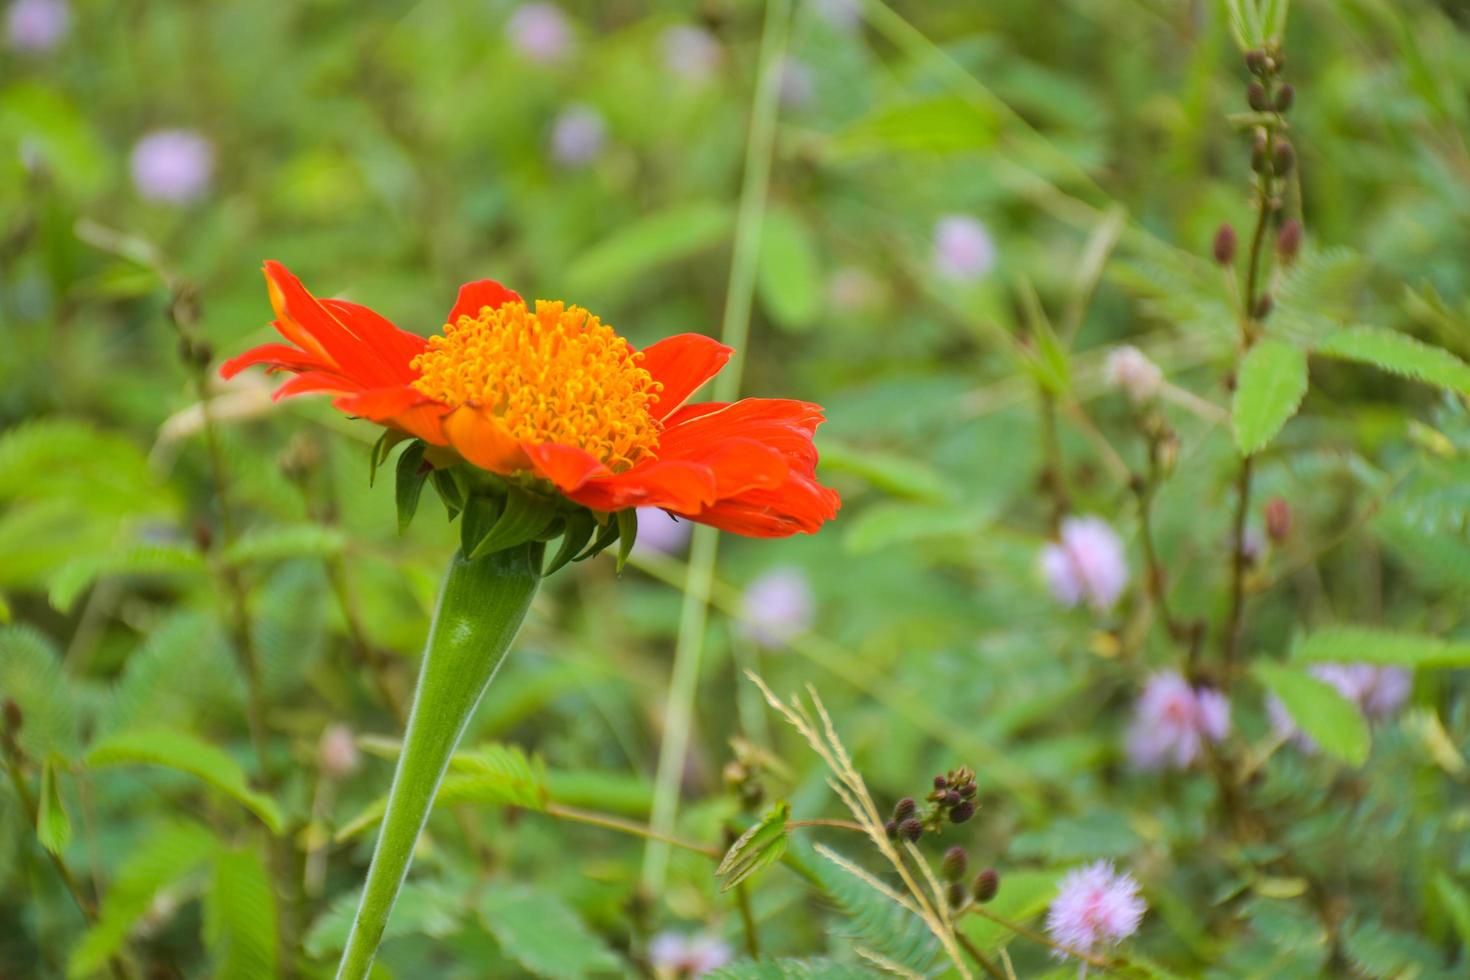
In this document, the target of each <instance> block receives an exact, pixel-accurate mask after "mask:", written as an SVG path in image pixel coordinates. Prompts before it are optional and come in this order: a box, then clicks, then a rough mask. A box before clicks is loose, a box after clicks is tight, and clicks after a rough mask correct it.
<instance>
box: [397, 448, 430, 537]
mask: <svg viewBox="0 0 1470 980" xmlns="http://www.w3.org/2000/svg"><path fill="white" fill-rule="evenodd" d="M426 448H428V447H427V446H426V445H425V443H424V442H423V440H419V439H416V440H414V442H413V443H412V444H410V445H409V447H408V448H407V449H405V450H403V455H401V456H399V457H398V466H397V474H396V475H397V480H398V482H397V491H396V498H397V501H398V533H399V534H402V533H403V532H404V531H407V530H408V526H409V525H410V524H412V523H413V515H414V513H415V512H416V511H417V510H418V509H419V497H421V496H422V495H423V492H424V481H425V480H427V479H428V478H429V474H428V473H427V472H425V470H424V450H425V449H426Z"/></svg>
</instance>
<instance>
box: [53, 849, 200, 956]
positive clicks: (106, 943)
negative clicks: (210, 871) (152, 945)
mask: <svg viewBox="0 0 1470 980" xmlns="http://www.w3.org/2000/svg"><path fill="white" fill-rule="evenodd" d="M217 846H218V842H217V841H216V840H215V838H214V836H213V835H212V834H211V833H210V832H209V831H207V830H205V829H204V828H203V827H200V826H198V825H197V824H192V823H176V824H167V825H164V826H161V827H158V828H155V830H154V831H153V833H152V834H150V835H149V836H148V837H147V838H145V839H144V840H143V842H142V843H141V844H139V845H138V846H136V847H134V848H133V849H132V850H130V851H129V852H128V854H127V856H126V857H125V858H124V859H123V862H122V867H121V868H120V869H119V870H118V873H117V875H116V877H114V878H113V880H112V881H111V882H110V883H109V885H108V888H107V891H106V893H105V894H104V895H103V897H102V903H101V905H100V906H99V907H98V910H97V921H96V922H95V923H93V925H92V926H91V927H90V928H89V929H88V930H87V931H86V933H85V934H84V935H83V936H82V938H81V940H80V941H79V942H78V943H77V944H76V945H75V946H74V947H73V948H72V951H71V958H70V959H69V961H68V962H67V971H66V972H67V976H68V977H86V976H91V975H92V974H94V973H96V972H97V971H98V970H100V969H101V968H102V967H103V966H104V965H105V964H106V962H107V959H108V957H110V956H112V955H113V954H114V953H116V952H117V951H118V949H120V948H121V947H122V944H123V940H125V939H126V938H127V935H128V930H129V929H131V928H132V925H133V923H135V922H137V921H138V920H139V919H140V918H142V917H143V915H144V914H145V913H147V911H148V909H149V907H150V906H151V905H152V904H153V898H154V896H155V895H157V894H158V892H159V891H161V890H162V889H163V888H165V887H167V886H168V885H171V884H172V883H173V882H175V881H178V880H179V879H181V878H184V877H186V876H187V875H189V874H191V873H192V872H193V871H194V869H195V868H197V867H199V866H200V865H202V864H204V862H205V861H207V860H208V859H209V856H210V855H211V854H212V853H213V852H214V849H215V848H216V847H217Z"/></svg>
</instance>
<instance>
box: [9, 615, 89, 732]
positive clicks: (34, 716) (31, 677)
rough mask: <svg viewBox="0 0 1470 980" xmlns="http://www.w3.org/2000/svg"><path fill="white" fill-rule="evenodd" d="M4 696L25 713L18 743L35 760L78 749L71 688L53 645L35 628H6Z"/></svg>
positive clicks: (19, 626)
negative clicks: (54, 753) (53, 753)
mask: <svg viewBox="0 0 1470 980" xmlns="http://www.w3.org/2000/svg"><path fill="white" fill-rule="evenodd" d="M0 697H3V698H9V699H11V700H13V701H14V702H15V703H16V706H17V707H19V708H20V710H21V717H22V724H21V729H20V734H19V735H18V736H17V741H18V742H19V743H20V747H21V749H22V750H23V751H24V752H25V753H26V755H28V756H30V757H31V758H33V759H44V758H46V757H47V756H48V755H50V754H51V753H52V752H59V753H61V754H62V755H63V756H65V757H67V758H70V757H71V756H72V755H73V754H74V753H75V752H76V748H77V729H76V716H75V713H74V711H73V708H72V700H71V685H70V682H69V681H68V679H67V677H66V674H65V672H63V671H62V669H61V658H60V657H58V656H57V654H56V650H55V648H54V647H53V646H52V645H51V641H50V640H48V639H46V637H44V636H42V635H41V634H40V633H39V632H37V631H36V630H34V629H32V628H31V627H29V626H25V625H18V626H5V627H0Z"/></svg>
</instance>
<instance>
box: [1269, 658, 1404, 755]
mask: <svg viewBox="0 0 1470 980" xmlns="http://www.w3.org/2000/svg"><path fill="white" fill-rule="evenodd" d="M1310 673H1311V674H1312V676H1314V677H1316V678H1317V679H1318V680H1323V681H1326V682H1327V683H1328V684H1331V685H1332V686H1333V688H1334V689H1336V691H1337V693H1338V694H1341V695H1342V696H1343V697H1344V698H1346V699H1347V700H1349V701H1351V702H1353V704H1356V705H1357V706H1358V708H1359V709H1360V710H1361V711H1362V712H1363V714H1364V715H1366V716H1367V717H1369V718H1371V719H1375V720H1378V721H1383V720H1386V719H1388V718H1391V717H1393V716H1394V715H1395V714H1397V713H1398V711H1399V709H1400V708H1402V707H1403V706H1404V702H1405V701H1407V700H1408V699H1409V692H1410V690H1411V689H1412V688H1413V686H1414V675H1413V674H1412V673H1410V672H1409V671H1407V670H1405V669H1404V668H1402V667H1378V666H1375V665H1373V664H1317V665H1316V666H1315V667H1313V668H1312V669H1311V671H1310ZM1266 713H1267V715H1268V716H1270V719H1271V726H1272V727H1273V728H1275V729H1276V731H1277V732H1278V733H1279V734H1281V735H1283V736H1288V737H1290V738H1291V740H1292V741H1293V742H1295V743H1296V744H1297V745H1298V746H1299V747H1300V748H1302V749H1304V750H1306V751H1308V752H1316V751H1317V743H1316V741H1315V740H1314V739H1313V738H1311V736H1309V735H1307V734H1306V733H1304V732H1301V731H1298V730H1297V726H1296V722H1295V721H1293V720H1292V718H1291V714H1290V712H1288V711H1287V710H1286V705H1284V704H1282V703H1281V700H1280V699H1279V698H1277V697H1275V696H1274V695H1273V696H1272V697H1271V699H1270V700H1268V701H1267V702H1266Z"/></svg>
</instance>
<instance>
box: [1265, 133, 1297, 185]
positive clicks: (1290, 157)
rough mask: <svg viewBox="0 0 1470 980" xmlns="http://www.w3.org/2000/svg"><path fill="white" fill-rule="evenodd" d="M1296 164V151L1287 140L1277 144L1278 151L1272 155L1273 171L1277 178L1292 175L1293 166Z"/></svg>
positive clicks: (1274, 151)
mask: <svg viewBox="0 0 1470 980" xmlns="http://www.w3.org/2000/svg"><path fill="white" fill-rule="evenodd" d="M1295 162H1296V150H1293V149H1292V148H1291V144H1290V143H1288V142H1287V141H1286V140H1282V141H1281V142H1279V143H1277V144H1276V149H1275V150H1273V151H1272V153H1271V169H1272V170H1273V171H1275V173H1276V176H1278V177H1285V176H1286V175H1287V174H1289V173H1291V165H1292V164H1293V163H1295Z"/></svg>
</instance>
